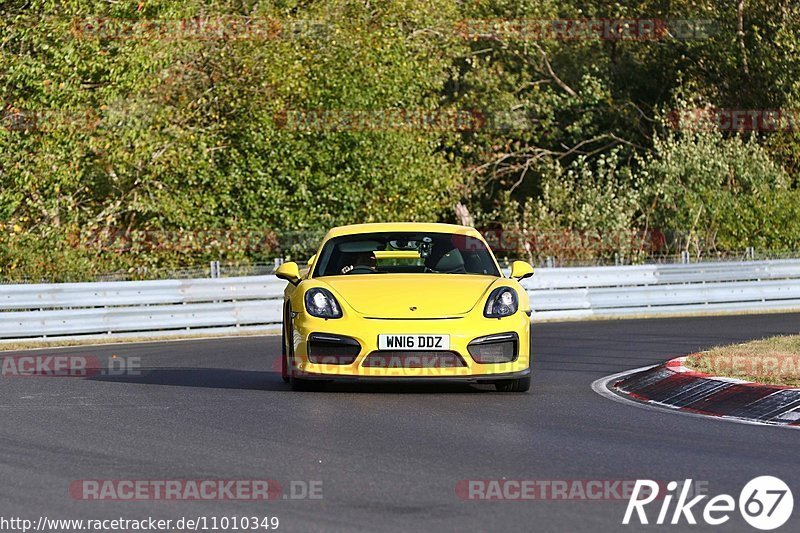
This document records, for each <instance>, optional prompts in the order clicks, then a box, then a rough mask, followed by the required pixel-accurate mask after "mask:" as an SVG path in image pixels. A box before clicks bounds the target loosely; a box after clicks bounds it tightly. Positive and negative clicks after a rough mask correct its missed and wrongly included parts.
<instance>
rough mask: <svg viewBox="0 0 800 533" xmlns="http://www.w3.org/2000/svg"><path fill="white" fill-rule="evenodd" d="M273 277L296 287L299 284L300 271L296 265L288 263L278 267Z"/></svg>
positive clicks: (291, 262)
mask: <svg viewBox="0 0 800 533" xmlns="http://www.w3.org/2000/svg"><path fill="white" fill-rule="evenodd" d="M275 275H276V276H277V277H279V278H280V279H285V280H286V281H288V282H289V283H291V284H292V285H297V284H298V283H300V269H299V268H298V266H297V263H295V262H293V261H289V262H288V263H284V264H282V265H281V266H279V267H278V269H277V270H276V271H275Z"/></svg>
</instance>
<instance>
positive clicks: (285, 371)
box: [281, 312, 289, 383]
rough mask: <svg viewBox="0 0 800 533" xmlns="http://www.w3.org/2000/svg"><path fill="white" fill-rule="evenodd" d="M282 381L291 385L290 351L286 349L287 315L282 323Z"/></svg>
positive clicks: (284, 314) (284, 315)
mask: <svg viewBox="0 0 800 533" xmlns="http://www.w3.org/2000/svg"><path fill="white" fill-rule="evenodd" d="M281 379H282V380H283V382H284V383H289V350H288V349H287V348H286V313H285V312H284V313H283V320H282V321H281Z"/></svg>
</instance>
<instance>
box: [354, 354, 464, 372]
mask: <svg viewBox="0 0 800 533" xmlns="http://www.w3.org/2000/svg"><path fill="white" fill-rule="evenodd" d="M363 366H366V367H370V368H463V367H465V366H467V363H465V362H464V359H462V358H461V356H460V355H458V354H457V353H456V352H447V351H441V352H424V351H412V350H377V351H374V352H372V353H370V354H369V355H368V356H367V357H366V359H364V363H363Z"/></svg>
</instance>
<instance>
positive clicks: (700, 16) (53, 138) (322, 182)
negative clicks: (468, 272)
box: [0, 0, 800, 279]
mask: <svg viewBox="0 0 800 533" xmlns="http://www.w3.org/2000/svg"><path fill="white" fill-rule="evenodd" d="M785 4H786V5H779V3H776V2H771V1H770V0H744V1H741V2H725V3H723V2H713V1H704V0H701V1H700V2H689V1H686V0H675V1H670V2H663V1H654V0H647V1H644V2H641V1H639V2H633V1H618V2H614V3H611V4H609V3H607V2H596V1H588V2H587V1H580V0H566V1H558V2H556V1H555V0H537V1H534V0H470V1H458V2H440V1H434V0H385V1H381V2H372V1H369V0H327V1H300V0H283V1H280V0H277V1H273V2H257V1H253V0H228V1H225V0H207V1H199V0H190V1H176V0H153V1H149V0H142V1H141V2H138V3H133V2H107V1H104V0H69V1H62V2H56V1H49V0H31V1H24V2H23V1H21V0H13V1H6V2H3V3H2V4H0V11H2V17H0V108H1V109H0V112H2V116H0V118H1V119H2V126H3V127H0V279H25V278H27V279H67V278H70V279H80V278H91V277H93V276H95V275H97V274H98V273H105V272H110V271H116V270H119V271H128V272H130V273H131V275H143V274H142V270H141V268H142V267H148V268H151V269H152V268H160V267H177V266H180V265H192V264H201V263H204V262H207V261H209V260H221V261H225V262H240V263H241V262H245V263H246V262H265V261H268V260H271V259H272V258H274V257H278V256H283V257H287V256H289V257H292V258H299V259H303V258H304V257H305V255H304V254H309V253H311V251H312V249H313V243H314V242H315V241H316V240H317V239H318V238H319V236H320V235H321V233H323V232H324V230H325V229H326V228H328V227H330V226H331V225H336V224H344V223H352V222H367V221H385V220H426V221H446V222H460V221H464V220H466V219H467V218H471V219H472V220H473V221H474V223H475V225H476V226H478V227H481V228H486V229H493V230H501V231H502V232H503V234H504V235H505V237H504V240H503V244H504V246H500V247H499V248H502V250H503V251H504V252H507V253H508V254H510V255H519V254H523V255H525V256H527V257H528V258H529V259H531V260H534V261H540V260H542V258H543V257H545V256H549V255H552V256H556V257H560V258H562V259H564V260H570V259H577V260H594V259H598V258H599V259H604V260H609V259H611V260H613V258H615V257H616V258H617V259H618V260H620V259H621V260H624V261H639V260H642V259H643V258H644V256H646V255H648V254H654V253H674V252H677V251H680V250H687V251H689V252H691V253H692V254H694V255H698V256H700V255H709V254H713V253H716V252H725V251H731V250H743V249H745V248H747V247H755V248H757V249H759V250H772V251H776V252H777V251H784V250H797V249H798V248H800V246H799V245H800V217H798V216H797V215H798V214H800V193H798V190H797V186H798V183H797V182H798V180H797V176H798V172H800V143H798V136H797V134H796V133H795V132H794V131H789V130H790V129H791V128H788V129H782V128H778V131H729V130H725V131H718V128H717V127H716V125H715V124H706V123H704V122H702V121H693V122H687V121H686V120H684V118H680V117H684V115H683V114H681V113H680V112H681V111H686V110H690V111H691V110H698V109H741V110H759V109H761V110H788V111H793V110H797V109H800V105H798V100H799V98H798V97H800V81H798V80H800V54H798V52H800V34H798V29H799V28H800V7H797V6H794V5H790V4H788V3H785ZM567 19H570V20H580V19H591V20H598V21H603V20H605V21H608V20H620V19H625V20H634V19H640V20H643V21H648V20H651V21H652V20H655V21H657V24H656V32H655V33H654V34H651V35H649V36H648V35H644V36H642V37H641V38H635V39H631V38H623V39H620V38H597V36H596V35H588V34H586V33H585V32H584V33H583V34H575V35H572V36H568V35H566V34H560V35H556V34H552V32H551V33H547V32H542V33H539V34H537V33H535V32H533V31H532V30H531V28H534V27H539V28H541V27H543V26H541V21H564V20H567ZM503 21H505V22H503ZM536 24H539V25H538V26H537V25H536ZM548 27H552V26H548ZM526 28H527V30H526ZM521 29H522V30H523V31H521ZM676 117H678V118H677V119H676ZM457 204H461V206H462V207H461V208H459V209H458V210H456V206H457ZM463 207H466V211H468V213H469V217H466V214H465V213H466V211H465V210H464V209H463ZM137 273H138V274H137Z"/></svg>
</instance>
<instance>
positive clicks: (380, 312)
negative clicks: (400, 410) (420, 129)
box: [275, 223, 533, 392]
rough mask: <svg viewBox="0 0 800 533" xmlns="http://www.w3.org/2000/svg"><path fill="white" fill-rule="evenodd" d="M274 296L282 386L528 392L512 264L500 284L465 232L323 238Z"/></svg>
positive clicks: (381, 227) (366, 231) (522, 295)
mask: <svg viewBox="0 0 800 533" xmlns="http://www.w3.org/2000/svg"><path fill="white" fill-rule="evenodd" d="M275 274H276V275H277V276H278V277H279V278H281V279H285V280H286V281H288V282H289V285H287V287H286V291H285V293H284V313H283V343H282V344H283V354H282V355H283V361H282V374H283V378H284V380H286V381H287V382H289V383H291V385H292V388H293V389H306V390H307V389H311V388H317V387H318V386H320V385H321V384H322V383H324V382H325V381H334V380H357V381H362V380H381V381H382V380H417V381H460V382H465V383H490V384H494V385H495V386H496V388H497V390H501V391H509V392H511V391H514V392H524V391H527V390H528V389H529V388H530V380H531V378H530V314H531V310H530V303H529V301H528V294H527V293H526V292H525V290H524V289H523V288H522V286H521V285H520V284H519V281H518V280H521V279H523V278H527V277H528V276H531V275H532V274H533V268H531V266H530V265H529V264H527V263H525V262H523V261H515V262H514V263H513V265H512V267H511V276H510V278H506V277H504V276H503V274H502V272H501V270H500V268H499V266H498V264H497V260H496V259H495V257H494V255H493V254H492V252H491V250H490V249H489V246H488V245H487V244H486V241H485V240H484V239H483V237H482V236H481V234H480V233H478V231H476V230H475V229H474V228H469V227H464V226H454V225H450V224H421V223H392V224H359V225H353V226H343V227H339V228H334V229H332V230H330V231H329V232H328V234H327V235H326V236H325V238H324V239H323V242H322V245H321V246H320V248H319V251H318V252H317V254H316V255H314V256H313V257H312V258H311V259H310V260H309V262H308V269H307V270H303V271H300V269H299V267H298V265H297V264H296V263H291V262H290V263H284V264H283V265H281V266H280V267H279V268H278V269H277V271H276V273H275Z"/></svg>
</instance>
